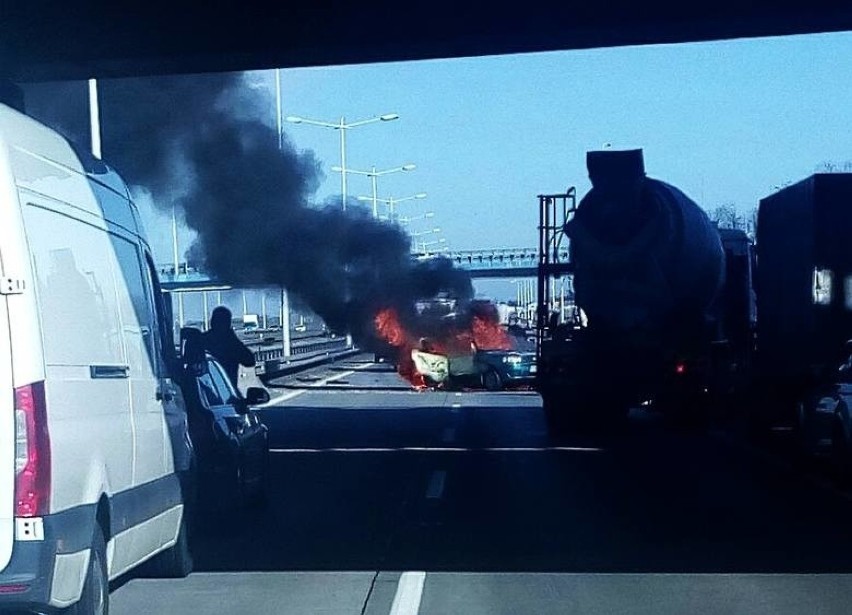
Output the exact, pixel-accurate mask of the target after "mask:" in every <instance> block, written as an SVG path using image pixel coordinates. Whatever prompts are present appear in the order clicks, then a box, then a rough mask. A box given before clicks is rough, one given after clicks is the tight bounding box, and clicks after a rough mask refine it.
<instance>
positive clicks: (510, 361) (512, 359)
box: [503, 354, 522, 365]
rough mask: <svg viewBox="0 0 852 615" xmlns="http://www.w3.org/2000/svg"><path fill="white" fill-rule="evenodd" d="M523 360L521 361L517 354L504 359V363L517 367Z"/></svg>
mask: <svg viewBox="0 0 852 615" xmlns="http://www.w3.org/2000/svg"><path fill="white" fill-rule="evenodd" d="M521 360H522V359H521V357H520V355H516V354H510V355H507V356H505V357H503V363H508V364H509V365H517V364H518V363H520V362H521Z"/></svg>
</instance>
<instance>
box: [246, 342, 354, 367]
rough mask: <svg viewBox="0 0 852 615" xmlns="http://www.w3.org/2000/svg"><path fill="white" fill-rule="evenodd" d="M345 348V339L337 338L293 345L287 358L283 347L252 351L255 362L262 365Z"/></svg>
mask: <svg viewBox="0 0 852 615" xmlns="http://www.w3.org/2000/svg"><path fill="white" fill-rule="evenodd" d="M344 348H346V338H345V337H339V338H335V339H331V340H330V339H324V340H310V341H305V342H302V343H296V344H293V345H292V347H291V353H290V355H288V356H287V357H285V356H284V348H283V347H273V348H256V349H253V352H254V358H255V361H257V362H258V363H262V362H265V361H273V360H275V359H284V358H291V357H295V358H298V357H301V356H304V355H308V354H312V353H315V352H321V351H322V352H325V351H331V350H342V349H344Z"/></svg>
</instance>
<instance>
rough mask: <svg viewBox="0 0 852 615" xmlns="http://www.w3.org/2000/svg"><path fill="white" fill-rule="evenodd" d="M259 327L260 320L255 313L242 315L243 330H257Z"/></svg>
mask: <svg viewBox="0 0 852 615" xmlns="http://www.w3.org/2000/svg"><path fill="white" fill-rule="evenodd" d="M259 328H260V320H259V319H258V317H257V314H244V315H243V331H257V330H258V329H259Z"/></svg>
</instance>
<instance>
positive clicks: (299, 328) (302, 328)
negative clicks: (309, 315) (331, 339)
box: [293, 325, 308, 333]
mask: <svg viewBox="0 0 852 615" xmlns="http://www.w3.org/2000/svg"><path fill="white" fill-rule="evenodd" d="M293 330H294V331H296V333H304V332H305V331H307V330H308V326H307V325H296V326H295V327H293Z"/></svg>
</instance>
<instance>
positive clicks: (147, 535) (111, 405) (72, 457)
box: [0, 104, 192, 615]
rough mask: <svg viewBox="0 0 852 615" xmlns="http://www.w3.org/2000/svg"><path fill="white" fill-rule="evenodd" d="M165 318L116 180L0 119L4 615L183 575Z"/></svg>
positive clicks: (89, 600)
mask: <svg viewBox="0 0 852 615" xmlns="http://www.w3.org/2000/svg"><path fill="white" fill-rule="evenodd" d="M81 160H82V162H81ZM166 314H167V312H166V311H165V309H164V303H163V300H162V294H161V292H160V288H159V282H158V279H157V275H156V270H155V268H154V266H153V260H152V258H151V251H150V248H149V246H148V243H147V241H146V239H145V235H144V232H143V229H142V224H141V221H140V217H139V214H138V211H137V209H136V206H135V205H134V203H133V202H132V200H131V198H130V194H129V191H128V189H127V186H126V185H125V184H124V182H123V181H122V180H121V178H120V177H119V176H118V175H117V174H116V173H115V172H114V171H112V170H111V169H110V168H109V167H107V166H106V165H105V164H103V163H101V162H100V161H97V160H95V159H89V158H88V157H87V156H85V155H84V154H82V153H81V154H80V156H78V155H77V153H75V151H74V149H73V148H72V147H71V146H70V145H69V143H68V142H67V141H66V140H65V139H63V138H62V137H61V136H59V135H58V134H57V133H55V132H54V131H52V130H50V129H48V128H46V127H45V126H43V125H41V124H39V123H38V122H36V121H34V120H33V119H31V118H29V117H27V116H26V115H24V114H22V113H19V112H17V111H15V110H13V109H11V108H10V107H7V106H5V105H2V104H0V611H6V610H11V609H27V610H33V611H38V612H55V611H61V612H71V613H85V614H87V615H88V614H90V613H101V612H105V607H106V605H107V604H108V600H109V591H108V581H109V580H111V579H114V578H116V577H118V576H119V575H121V574H123V573H125V572H127V571H129V570H131V569H133V568H134V567H136V566H137V565H139V564H141V563H142V562H145V561H146V560H149V559H151V558H152V557H154V556H155V555H158V554H159V556H158V557H157V558H156V563H157V564H156V565H157V566H158V567H159V569H160V572H161V573H162V574H165V575H169V576H172V575H183V574H188V572H189V568H190V566H191V558H190V554H189V550H188V544H187V539H186V520H185V514H184V502H183V496H182V489H181V480H180V478H181V476H180V474H181V472H185V473H188V472H189V468H190V463H191V453H192V452H191V445H190V443H189V439H188V436H187V435H186V420H185V410H184V407H183V400H182V397H181V395H180V390H179V388H178V386H177V384H176V383H174V382H173V381H172V379H171V370H172V369H173V364H172V363H171V362H170V357H171V354H173V350H174V345H173V342H172V337H171V334H170V332H171V324H170V322H168V320H167V316H166ZM66 609H67V611H66Z"/></svg>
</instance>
